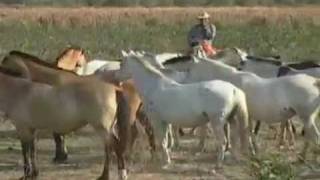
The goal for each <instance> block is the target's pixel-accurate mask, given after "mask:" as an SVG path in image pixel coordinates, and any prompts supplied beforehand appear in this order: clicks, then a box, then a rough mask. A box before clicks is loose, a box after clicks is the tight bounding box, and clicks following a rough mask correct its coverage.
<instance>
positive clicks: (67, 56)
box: [56, 46, 87, 72]
mask: <svg viewBox="0 0 320 180" xmlns="http://www.w3.org/2000/svg"><path fill="white" fill-rule="evenodd" d="M86 62H87V60H86V57H85V54H84V50H83V49H82V48H80V47H75V46H71V47H68V48H66V49H64V50H63V51H62V52H61V53H60V54H59V56H58V57H57V59H56V63H57V64H56V65H57V67H63V69H65V70H69V71H74V72H77V71H78V69H79V68H80V67H82V66H84V65H85V64H86Z"/></svg>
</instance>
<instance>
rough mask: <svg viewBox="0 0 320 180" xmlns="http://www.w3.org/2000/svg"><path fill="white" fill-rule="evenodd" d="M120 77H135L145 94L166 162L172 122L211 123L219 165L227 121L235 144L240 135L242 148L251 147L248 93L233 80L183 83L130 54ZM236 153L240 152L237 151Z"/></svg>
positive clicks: (168, 158)
mask: <svg viewBox="0 0 320 180" xmlns="http://www.w3.org/2000/svg"><path fill="white" fill-rule="evenodd" d="M117 76H118V78H119V79H128V78H132V79H133V81H134V83H135V85H136V88H137V90H138V92H139V94H140V95H141V97H142V101H143V104H144V106H145V111H146V113H147V115H148V116H149V119H150V120H151V123H152V125H153V128H154V131H155V136H156V138H157V141H156V147H157V150H158V148H159V147H161V149H162V152H163V155H165V157H166V158H165V160H166V163H168V164H169V163H170V161H171V159H170V156H169V149H168V144H167V143H168V142H167V131H168V128H169V126H168V125H169V124H173V125H177V126H184V127H185V126H186V127H190V126H191V127H193V126H195V125H202V124H206V123H208V122H210V123H211V125H212V127H213V129H214V132H215V135H216V138H217V141H218V142H217V144H218V147H217V148H218V160H217V166H218V167H220V165H221V161H222V160H223V158H224V150H223V143H224V137H225V135H224V131H223V126H224V124H225V123H228V122H229V123H230V124H231V127H232V135H231V136H232V142H233V148H237V145H236V144H237V141H238V138H240V141H241V149H242V151H247V150H248V143H249V142H248V141H249V136H248V133H249V130H248V117H247V106H246V100H245V99H246V98H245V94H244V93H243V92H242V91H241V90H240V89H239V88H236V87H235V86H234V85H232V84H231V83H227V82H224V81H207V82H199V83H192V84H179V83H177V82H176V81H174V80H172V79H169V78H168V77H166V76H164V75H163V74H162V73H161V72H160V71H159V70H157V69H156V68H155V67H154V66H152V65H151V64H150V63H149V62H148V61H146V60H145V59H144V57H139V56H136V55H129V56H128V57H127V58H124V60H123V61H122V63H121V69H120V71H119V73H118V74H117ZM233 154H236V153H235V151H233Z"/></svg>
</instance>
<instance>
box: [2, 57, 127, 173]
mask: <svg viewBox="0 0 320 180" xmlns="http://www.w3.org/2000/svg"><path fill="white" fill-rule="evenodd" d="M2 66H3V67H5V68H6V69H10V70H12V71H14V72H17V73H19V74H20V77H24V78H27V79H31V80H32V81H34V82H41V83H45V84H49V85H51V86H52V88H53V89H58V90H57V91H58V92H60V91H61V93H58V95H56V96H55V99H57V100H59V99H60V100H61V101H63V103H62V102H60V104H59V103H56V105H57V104H58V105H59V106H53V105H52V106H48V108H39V109H41V110H43V112H42V111H40V112H38V111H36V112H37V113H39V114H40V115H44V116H40V115H37V114H36V115H35V117H37V118H38V117H41V118H39V121H40V119H42V121H43V124H41V125H39V127H38V126H36V127H34V129H38V128H40V127H42V126H44V127H46V128H48V129H50V130H52V131H53V132H56V133H57V134H66V133H69V132H71V131H73V130H75V129H78V128H80V127H83V126H84V125H86V124H90V125H92V126H93V127H94V128H95V129H96V131H97V132H98V133H99V134H100V135H101V136H102V138H103V140H104V143H105V163H104V170H103V173H102V175H101V177H100V179H108V178H109V153H110V148H111V147H112V145H114V146H113V147H114V149H115V152H116V154H117V157H118V169H119V173H121V174H120V177H121V178H123V179H124V178H126V170H125V161H124V151H125V147H126V146H125V145H126V142H127V135H128V133H129V128H127V127H126V125H127V124H129V122H128V121H129V117H128V116H129V114H128V112H127V111H128V109H129V107H128V106H127V104H126V99H125V98H124V97H123V96H122V95H121V94H120V93H116V92H117V90H119V88H118V87H116V86H114V85H112V84H109V83H105V82H103V81H101V80H100V79H98V78H97V77H96V76H94V75H92V76H85V77H80V76H77V75H76V74H74V73H72V72H68V71H65V70H61V69H59V68H57V67H55V66H54V65H50V64H48V63H46V62H44V61H42V60H40V59H38V58H37V57H35V56H32V55H29V54H25V53H22V52H18V51H11V52H10V53H9V54H8V55H7V56H6V57H5V58H4V60H3V61H2ZM41 91H42V90H41ZM43 91H44V90H43ZM12 92H14V91H12ZM26 96H27V95H26ZM15 97H16V95H15ZM72 97H73V98H74V99H73V100H69V99H72ZM116 97H118V98H116ZM117 99H118V100H119V108H117V101H116V100H117ZM50 101H53V100H52V99H49V100H48V102H47V103H48V104H49V103H50ZM53 102H55V101H53ZM62 104H63V105H62ZM36 105H37V107H47V106H42V105H40V104H36ZM33 107H34V106H33ZM117 109H118V114H117V116H118V120H117V125H118V126H119V128H118V129H119V139H120V140H119V139H117V137H115V136H114V135H113V133H112V130H111V129H112V127H113V125H114V124H115V115H116V110H117ZM64 110H69V111H71V112H63V111H64ZM45 111H49V112H48V113H46V112H45ZM53 112H55V113H56V114H55V113H53ZM48 114H50V115H48ZM51 114H52V115H51ZM13 119H14V118H13ZM47 119H48V120H47ZM70 119H71V120H72V121H70ZM31 120H33V119H31ZM31 120H30V121H31ZM36 120H37V119H36ZM68 120H69V121H70V122H68ZM19 121H23V120H20V119H19ZM52 122H54V123H52ZM47 123H48V124H49V127H47V126H46V124H47ZM30 124H33V123H30ZM56 126H59V127H60V128H57V127H56ZM61 127H63V128H61ZM31 158H32V157H31ZM25 166H26V167H27V168H32V166H31V165H30V164H29V162H28V161H25ZM33 168H34V169H36V168H35V167H33ZM36 175H37V173H32V172H29V170H28V169H27V170H26V171H25V177H28V176H36Z"/></svg>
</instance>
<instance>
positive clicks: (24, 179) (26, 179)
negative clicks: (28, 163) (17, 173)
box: [19, 176, 37, 180]
mask: <svg viewBox="0 0 320 180" xmlns="http://www.w3.org/2000/svg"><path fill="white" fill-rule="evenodd" d="M35 179H37V177H33V176H22V177H21V178H19V180H35Z"/></svg>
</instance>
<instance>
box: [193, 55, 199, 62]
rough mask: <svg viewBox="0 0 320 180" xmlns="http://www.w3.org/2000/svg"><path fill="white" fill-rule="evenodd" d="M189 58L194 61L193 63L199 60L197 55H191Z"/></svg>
mask: <svg viewBox="0 0 320 180" xmlns="http://www.w3.org/2000/svg"><path fill="white" fill-rule="evenodd" d="M191 60H192V62H194V63H198V62H200V60H199V58H198V57H197V56H191Z"/></svg>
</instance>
